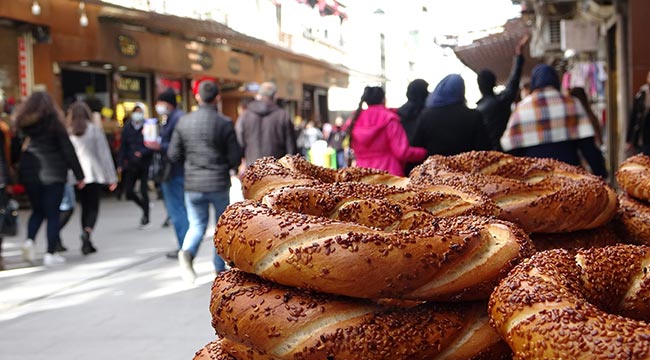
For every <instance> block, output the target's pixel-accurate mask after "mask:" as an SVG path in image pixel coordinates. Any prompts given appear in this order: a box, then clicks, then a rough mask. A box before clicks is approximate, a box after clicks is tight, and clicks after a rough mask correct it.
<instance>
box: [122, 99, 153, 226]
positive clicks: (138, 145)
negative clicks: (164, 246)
mask: <svg viewBox="0 0 650 360" xmlns="http://www.w3.org/2000/svg"><path fill="white" fill-rule="evenodd" d="M143 125H144V111H143V109H142V107H140V106H137V105H136V106H135V107H134V108H133V111H132V112H131V120H130V121H129V122H128V123H127V124H126V125H124V128H123V129H122V143H121V145H120V152H119V154H118V158H117V172H118V173H119V174H122V188H123V191H124V192H125V193H126V198H127V199H128V200H132V201H133V202H135V203H136V204H137V205H138V206H139V207H140V209H142V217H141V218H140V228H146V227H148V226H149V194H148V191H149V187H148V184H147V181H148V180H149V166H150V165H151V161H152V159H153V152H152V150H151V149H149V148H147V147H146V146H144V137H143V135H142V127H143ZM138 180H139V181H140V193H139V194H136V192H135V190H134V188H135V183H136V181H138Z"/></svg>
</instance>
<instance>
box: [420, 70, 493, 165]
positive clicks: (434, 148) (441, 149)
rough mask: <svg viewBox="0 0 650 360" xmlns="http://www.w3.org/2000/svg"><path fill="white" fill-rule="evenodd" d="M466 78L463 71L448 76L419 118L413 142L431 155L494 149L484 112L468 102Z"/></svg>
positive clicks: (430, 95)
mask: <svg viewBox="0 0 650 360" xmlns="http://www.w3.org/2000/svg"><path fill="white" fill-rule="evenodd" d="M465 102H466V100H465V81H464V80H463V78H462V77H460V75H457V74H451V75H447V76H445V77H444V78H443V79H442V80H441V81H440V83H438V85H437V86H436V88H435V89H434V90H433V92H432V93H431V94H429V96H428V97H427V100H426V103H425V106H426V107H425V109H424V110H422V112H421V113H420V116H418V119H417V125H416V131H415V137H414V139H413V146H423V147H425V148H426V149H427V153H428V155H429V156H431V155H447V156H448V155H456V154H460V153H462V152H466V151H471V150H488V149H490V140H489V138H488V135H487V132H486V130H485V125H484V124H483V119H482V117H481V113H480V112H478V111H477V110H474V109H470V108H468V107H467V105H466V104H465Z"/></svg>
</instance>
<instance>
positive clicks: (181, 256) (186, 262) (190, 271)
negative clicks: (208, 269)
mask: <svg viewBox="0 0 650 360" xmlns="http://www.w3.org/2000/svg"><path fill="white" fill-rule="evenodd" d="M178 264H179V265H180V267H181V276H182V277H183V280H185V281H186V282H188V283H194V281H195V280H196V273H195V272H194V267H192V254H190V252H189V251H187V250H180V251H179V252H178Z"/></svg>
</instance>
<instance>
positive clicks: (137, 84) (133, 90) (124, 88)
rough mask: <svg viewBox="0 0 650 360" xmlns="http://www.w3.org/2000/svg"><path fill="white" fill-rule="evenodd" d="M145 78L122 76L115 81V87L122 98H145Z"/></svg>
mask: <svg viewBox="0 0 650 360" xmlns="http://www.w3.org/2000/svg"><path fill="white" fill-rule="evenodd" d="M144 82H145V79H144V78H139V77H131V76H121V77H119V78H118V79H117V80H116V81H115V88H116V89H117V95H118V96H119V98H120V99H132V100H140V99H144V98H145V96H144V95H145V94H144V90H145V83H144Z"/></svg>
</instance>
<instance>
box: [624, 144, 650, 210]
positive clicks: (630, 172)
mask: <svg viewBox="0 0 650 360" xmlns="http://www.w3.org/2000/svg"><path fill="white" fill-rule="evenodd" d="M616 181H617V182H618V186H619V187H620V188H621V189H623V191H625V192H626V193H627V194H628V195H630V196H632V197H634V198H636V199H639V200H643V201H650V156H647V155H643V154H637V155H634V156H632V157H629V158H627V159H626V160H625V161H623V162H622V163H621V165H620V166H619V167H618V171H617V172H616Z"/></svg>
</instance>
